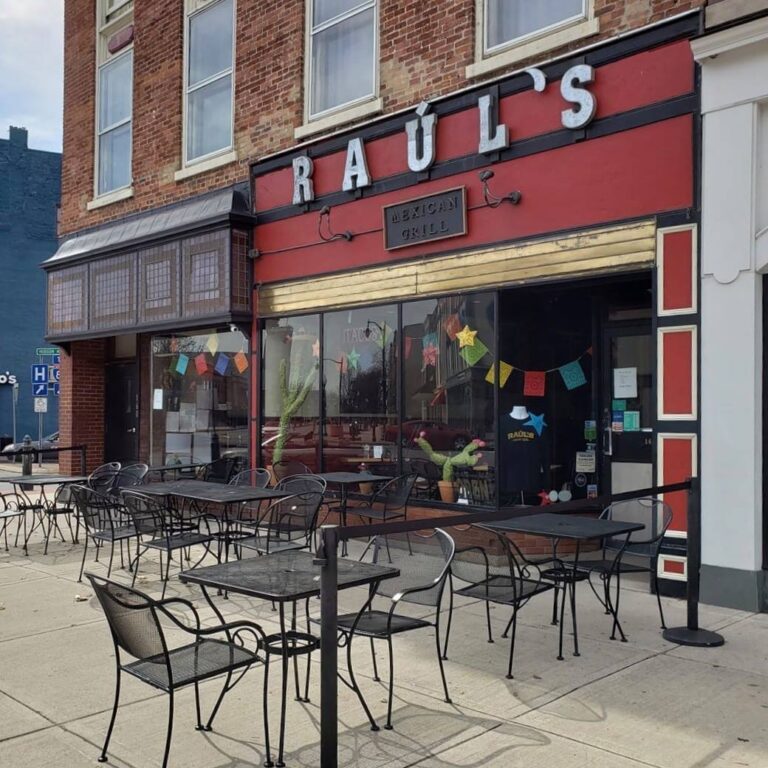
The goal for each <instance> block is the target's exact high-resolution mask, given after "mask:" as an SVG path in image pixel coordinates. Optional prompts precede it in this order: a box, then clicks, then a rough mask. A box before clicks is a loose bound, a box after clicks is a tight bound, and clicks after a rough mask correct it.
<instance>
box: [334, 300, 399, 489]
mask: <svg viewBox="0 0 768 768" xmlns="http://www.w3.org/2000/svg"><path fill="white" fill-rule="evenodd" d="M397 326H398V323H397V308H396V307H395V306H394V305H393V306H384V307H370V308H365V309H353V310H343V311H341V312H331V313H328V314H327V315H325V317H324V331H323V338H324V343H323V353H322V354H323V381H324V384H325V386H324V397H325V438H324V455H323V459H324V466H325V470H326V471H336V470H354V469H356V468H357V467H358V466H359V465H360V464H366V465H370V466H372V467H373V468H374V469H375V470H376V471H378V472H381V473H382V474H392V475H395V474H397V472H398V460H399V457H398V450H397V439H398V418H397V339H398V333H397Z"/></svg>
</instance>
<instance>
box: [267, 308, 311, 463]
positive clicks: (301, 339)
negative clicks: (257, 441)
mask: <svg viewBox="0 0 768 768" xmlns="http://www.w3.org/2000/svg"><path fill="white" fill-rule="evenodd" d="M262 358H263V374H262V381H263V386H262V403H263V411H262V412H263V419H262V428H261V462H262V464H263V465H264V466H269V465H274V464H275V463H277V462H279V461H280V462H289V461H298V462H301V463H302V464H304V465H306V466H307V467H309V468H310V469H311V470H312V471H313V472H317V471H320V454H319V450H320V440H319V434H320V429H319V426H320V372H319V363H320V359H319V358H320V317H319V315H305V316H302V317H283V318H280V319H274V320H267V321H266V323H265V325H264V330H263V332H262Z"/></svg>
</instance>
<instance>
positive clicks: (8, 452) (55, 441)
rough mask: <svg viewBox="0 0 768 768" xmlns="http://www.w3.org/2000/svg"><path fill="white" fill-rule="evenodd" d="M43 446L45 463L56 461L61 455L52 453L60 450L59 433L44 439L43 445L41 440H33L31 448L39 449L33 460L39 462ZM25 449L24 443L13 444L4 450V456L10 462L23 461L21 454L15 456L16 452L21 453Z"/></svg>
mask: <svg viewBox="0 0 768 768" xmlns="http://www.w3.org/2000/svg"><path fill="white" fill-rule="evenodd" d="M41 445H42V449H43V461H56V460H57V459H58V457H59V454H58V452H57V451H50V449H51V448H58V447H59V433H58V432H53V433H52V434H50V435H48V436H47V437H44V438H43V442H42V444H41V443H40V441H39V440H33V441H32V444H31V447H32V448H35V449H38V450H36V451H35V453H34V455H33V460H34V461H37V460H38V453H39V449H40V447H41ZM23 447H24V443H11V444H10V445H6V446H5V448H3V455H4V456H5V458H6V459H7V460H8V461H21V454H20V453H17V454H14V453H13V452H14V451H19V450H21V449H22V448H23Z"/></svg>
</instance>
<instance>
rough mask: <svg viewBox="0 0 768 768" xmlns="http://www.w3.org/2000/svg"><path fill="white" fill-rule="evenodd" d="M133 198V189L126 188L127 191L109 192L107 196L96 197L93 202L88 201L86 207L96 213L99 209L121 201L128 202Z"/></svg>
mask: <svg viewBox="0 0 768 768" xmlns="http://www.w3.org/2000/svg"><path fill="white" fill-rule="evenodd" d="M131 197H133V187H132V186H131V187H125V189H118V190H117V191H116V192H107V194H106V195H99V196H98V197H94V198H93V200H89V201H88V203H87V205H86V206H85V207H86V210H89V211H95V210H96V209H97V208H103V207H104V206H105V205H112V204H113V203H119V202H120V201H121V200H128V199H129V198H131Z"/></svg>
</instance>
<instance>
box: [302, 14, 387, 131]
mask: <svg viewBox="0 0 768 768" xmlns="http://www.w3.org/2000/svg"><path fill="white" fill-rule="evenodd" d="M379 5H380V3H379V0H360V3H359V5H358V6H357V7H356V8H353V9H352V10H350V11H347V12H346V13H342V14H340V15H339V16H335V17H334V18H333V19H329V20H328V21H326V22H323V23H322V24H320V25H319V26H318V27H317V28H315V27H314V23H313V19H314V16H315V0H306V14H305V19H306V24H305V35H304V41H305V45H304V123H305V125H310V124H313V125H314V124H318V125H321V126H322V127H320V128H318V130H322V129H323V128H324V127H325V126H326V125H328V126H331V125H337V124H339V123H343V122H346V121H347V120H349V119H354V118H355V117H357V116H362V114H369V113H370V111H369V110H366V109H365V108H364V107H363V109H362V110H361V109H360V108H361V106H362V105H366V104H369V103H372V102H373V103H374V109H373V111H380V110H381V103H380V101H379V99H378V96H379V58H380V56H379V13H380V10H379ZM371 8H373V72H372V78H371V83H372V89H371V92H370V93H368V94H366V95H364V96H359V97H358V98H356V99H353V100H352V101H348V102H345V103H344V104H337V105H336V106H335V107H331V108H329V109H325V110H323V111H321V112H316V113H313V112H312V82H313V80H312V41H313V38H314V36H315V35H316V34H318V33H319V32H322V31H323V30H326V29H329V28H330V27H333V26H335V25H336V24H340V23H341V22H343V21H346V20H347V19H351V18H352V17H354V16H357V15H358V14H360V13H364V12H366V11H369V10H370V9H371ZM360 113H362V114H360ZM334 118H337V119H334ZM300 131H301V129H299V131H298V132H300Z"/></svg>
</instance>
